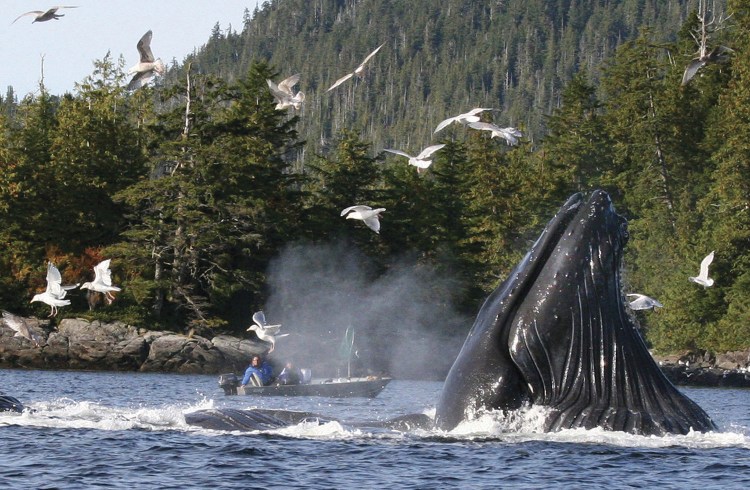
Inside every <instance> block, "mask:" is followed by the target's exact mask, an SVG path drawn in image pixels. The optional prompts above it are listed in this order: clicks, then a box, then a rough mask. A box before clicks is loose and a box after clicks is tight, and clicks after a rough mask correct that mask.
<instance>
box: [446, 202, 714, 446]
mask: <svg viewBox="0 0 750 490" xmlns="http://www.w3.org/2000/svg"><path fill="white" fill-rule="evenodd" d="M627 239H628V231H627V221H626V220H625V219H624V218H623V217H622V216H620V215H618V214H617V213H616V212H615V210H614V207H613V205H612V201H611V199H610V197H609V195H608V194H607V193H606V192H603V191H595V192H593V193H592V195H591V196H590V198H589V199H588V200H587V201H586V200H584V196H583V195H582V194H580V193H579V194H575V195H573V196H572V197H570V198H569V199H568V201H567V202H566V203H565V204H564V205H563V206H562V208H561V209H560V211H558V213H557V214H556V215H555V217H554V218H552V220H551V221H550V222H549V224H548V225H547V226H546V227H545V229H544V231H543V232H542V234H541V236H540V237H539V238H538V239H537V241H536V242H535V243H534V245H533V246H532V247H531V250H529V252H528V253H527V254H526V256H525V257H524V258H523V259H522V260H521V261H520V262H519V263H518V265H516V267H515V268H514V269H513V270H512V271H511V273H510V274H509V276H508V278H507V279H506V280H505V281H504V282H503V283H502V284H500V285H499V286H498V287H497V289H496V290H495V291H494V292H493V293H492V294H491V295H490V296H489V297H488V298H487V300H486V301H485V303H484V305H483V306H482V308H481V309H480V311H479V314H478V315H477V318H476V320H475V322H474V325H473V327H472V329H471V331H470V332H469V335H468V337H467V338H466V341H465V342H464V345H463V347H462V348H461V351H460V352H459V355H458V357H457V358H456V361H455V362H454V364H453V366H452V367H451V369H450V371H449V372H448V376H447V377H446V380H445V384H444V386H443V390H442V391H441V393H440V398H439V400H438V403H437V407H436V413H435V423H436V425H437V426H438V427H439V428H442V429H446V430H450V429H452V428H454V427H455V426H456V425H458V423H460V422H461V421H463V420H464V419H466V418H471V417H473V416H475V415H476V414H477V413H478V412H480V411H482V410H514V409H517V408H520V407H521V406H522V405H524V404H531V405H543V406H545V407H548V408H549V413H548V415H547V418H546V421H545V429H546V430H548V431H553V430H559V429H569V428H579V427H582V428H587V429H588V428H593V427H602V428H604V429H609V430H616V431H625V432H630V433H635V434H644V435H662V434H666V433H677V434H686V433H687V432H689V431H690V430H691V429H692V430H695V431H701V432H704V431H709V430H715V429H716V427H715V425H714V423H713V422H712V421H711V419H710V418H709V416H708V415H706V413H705V412H704V411H703V410H702V409H701V408H700V407H699V406H698V405H697V404H695V403H694V402H693V401H692V400H690V399H689V398H687V397H686V396H685V395H683V394H682V393H680V392H679V391H678V390H677V389H676V388H675V387H674V386H673V385H672V383H671V382H670V381H669V380H668V379H667V378H666V377H665V376H664V374H663V373H662V372H661V370H660V369H659V366H658V365H657V364H656V362H655V361H654V359H653V357H651V354H650V353H649V352H648V349H647V347H646V344H645V342H644V340H643V338H642V337H641V335H640V333H639V331H638V327H637V325H636V323H635V321H634V320H633V317H632V316H630V315H629V314H628V312H627V310H626V309H625V298H624V295H623V292H622V287H621V282H620V267H621V262H622V252H623V247H624V245H625V243H626V242H627Z"/></svg>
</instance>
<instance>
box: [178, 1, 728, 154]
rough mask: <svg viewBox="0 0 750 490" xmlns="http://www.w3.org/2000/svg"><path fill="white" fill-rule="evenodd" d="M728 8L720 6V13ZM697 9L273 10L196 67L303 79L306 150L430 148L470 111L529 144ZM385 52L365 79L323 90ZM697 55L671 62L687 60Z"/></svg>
mask: <svg viewBox="0 0 750 490" xmlns="http://www.w3.org/2000/svg"><path fill="white" fill-rule="evenodd" d="M724 3H725V2H723V1H721V2H717V5H718V7H717V8H722V6H723V5H724ZM696 6H697V2H696V1H684V0H683V1H675V0H621V1H601V0H583V1H571V0H556V1H549V0H526V1H497V0H493V1H479V2H475V1H467V0H274V1H271V2H265V3H264V5H263V8H262V9H260V10H257V11H256V12H254V13H253V14H252V15H247V16H246V21H245V25H244V29H243V30H242V32H239V33H234V32H232V33H227V34H222V33H221V32H220V31H219V30H218V28H217V29H216V31H215V32H214V36H212V38H211V39H210V41H209V42H208V44H207V45H206V46H205V48H204V49H203V50H202V51H201V52H200V53H198V55H197V56H195V59H194V60H191V61H192V62H193V69H196V70H199V71H202V72H205V73H214V74H218V75H220V76H221V77H223V78H226V79H235V78H236V77H238V76H242V75H244V73H246V72H247V69H248V67H249V66H250V65H251V64H252V63H253V62H255V61H259V60H262V61H268V62H269V63H270V64H271V66H273V67H274V68H275V69H276V70H278V72H279V78H285V77H287V76H289V75H291V74H294V73H300V74H301V80H300V82H299V87H297V88H298V89H299V90H302V91H304V92H305V94H306V97H307V103H306V104H305V108H304V111H303V114H302V116H303V117H301V119H300V123H299V125H298V128H297V129H298V131H299V134H300V136H301V137H302V139H304V140H305V141H306V142H307V146H306V149H307V151H318V150H319V149H322V150H325V149H327V148H328V147H329V146H330V145H331V141H332V139H333V138H334V137H335V135H336V133H337V132H339V131H340V130H341V129H343V128H350V129H355V130H356V131H357V132H359V133H360V134H361V135H362V137H363V138H366V139H367V140H368V141H371V142H372V143H373V145H374V147H375V148H376V149H378V148H384V147H394V145H395V146H396V147H405V148H413V151H416V150H417V149H418V147H421V145H425V146H426V144H427V142H429V141H430V139H431V137H432V134H431V133H432V129H434V128H435V126H436V125H437V123H438V122H440V121H441V120H442V119H444V118H445V117H447V116H448V115H452V114H459V113H460V112H463V111H465V110H467V109H469V108H472V107H492V108H495V109H498V113H497V114H496V119H497V122H498V124H500V125H511V126H516V127H520V128H521V129H522V130H523V131H524V132H525V133H526V135H527V137H528V138H529V139H531V140H534V141H537V140H539V139H540V138H541V137H542V136H543V135H544V134H545V131H546V124H545V115H547V114H549V113H551V112H552V110H554V109H555V108H557V107H559V106H560V104H561V97H562V91H563V88H564V86H565V84H566V83H567V82H568V81H570V79H571V78H572V77H573V75H574V74H576V73H578V72H585V73H587V74H588V75H589V76H590V77H591V78H590V79H591V81H592V83H594V84H598V81H599V78H600V74H601V67H602V63H603V62H604V61H605V60H607V59H609V58H611V57H612V55H613V54H614V52H615V49H616V48H617V46H619V45H620V44H622V43H623V42H625V41H627V40H630V39H634V38H635V37H636V36H637V35H638V34H639V33H641V32H643V31H644V29H650V30H651V32H652V36H651V39H652V40H653V41H654V42H656V43H661V42H669V41H674V40H675V39H676V37H677V30H678V29H679V26H681V25H682V24H683V23H684V22H685V21H686V20H687V19H688V16H689V12H690V11H691V9H695V8H696ZM382 43H384V46H383V48H382V50H381V51H380V52H379V53H378V55H377V56H376V57H375V58H374V59H373V60H372V61H371V63H370V65H371V69H370V70H368V72H367V75H366V76H365V78H364V79H362V80H354V83H348V84H346V85H343V86H341V87H339V88H338V89H337V90H335V91H332V92H326V89H327V88H328V87H329V86H331V84H332V83H333V82H334V81H335V80H336V79H338V78H339V77H340V76H342V75H344V74H346V73H347V72H350V71H351V70H353V69H354V68H355V67H356V66H357V65H358V64H359V63H360V62H361V61H362V60H363V59H364V57H365V56H366V55H367V54H368V53H369V52H371V51H372V50H373V49H374V48H376V47H377V46H379V45H380V44H382ZM692 52H693V50H689V51H687V52H679V53H673V56H674V57H675V58H678V59H683V58H684V57H686V56H689V55H691V54H692Z"/></svg>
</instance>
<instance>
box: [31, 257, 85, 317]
mask: <svg viewBox="0 0 750 490" xmlns="http://www.w3.org/2000/svg"><path fill="white" fill-rule="evenodd" d="M77 287H78V284H72V285H66V286H63V285H62V276H61V275H60V271H59V270H58V269H57V267H55V264H53V263H52V262H50V263H48V264H47V289H45V291H44V292H43V293H39V294H35V295H34V297H33V298H31V302H32V303H33V302H35V301H41V302H42V303H46V304H48V305H49V306H50V314H49V316H50V317H53V316H56V315H57V308H58V307H60V306H68V305H69V304H70V300H67V299H65V295H67V294H68V291H69V290H71V289H74V288H77Z"/></svg>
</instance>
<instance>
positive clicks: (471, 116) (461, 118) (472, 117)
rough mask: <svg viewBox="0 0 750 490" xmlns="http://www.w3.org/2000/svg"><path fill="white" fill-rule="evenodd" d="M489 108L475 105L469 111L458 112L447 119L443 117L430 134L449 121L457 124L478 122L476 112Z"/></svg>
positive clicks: (489, 109) (440, 128)
mask: <svg viewBox="0 0 750 490" xmlns="http://www.w3.org/2000/svg"><path fill="white" fill-rule="evenodd" d="M491 110H492V109H491V108H488V107H477V108H475V109H472V110H470V111H469V112H465V113H463V114H459V115H458V116H453V117H449V118H448V119H444V120H443V121H441V122H440V124H438V125H437V128H435V131H433V133H432V134H435V133H437V132H438V131H441V130H443V129H444V128H445V127H446V126H448V125H449V124H451V123H454V122H455V123H459V124H464V125H465V124H469V123H473V122H479V116H477V114H480V113H482V112H484V111H491Z"/></svg>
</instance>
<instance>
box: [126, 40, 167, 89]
mask: <svg viewBox="0 0 750 490" xmlns="http://www.w3.org/2000/svg"><path fill="white" fill-rule="evenodd" d="M152 35H153V34H152V32H151V31H148V32H147V33H146V34H144V35H143V37H141V39H140V41H138V44H137V45H136V47H137V48H138V53H140V55H141V61H139V62H138V63H136V64H135V65H133V67H132V68H131V69H130V70H128V75H130V74H133V73H134V74H135V75H134V76H133V78H132V79H131V80H130V83H128V90H136V89H139V88H141V87H143V86H144V85H145V84H146V83H148V82H149V80H151V79H152V78H154V76H155V75H164V72H165V71H166V68H165V66H164V63H163V62H162V61H161V58H158V59H154V53H152V52H151V36H152Z"/></svg>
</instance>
